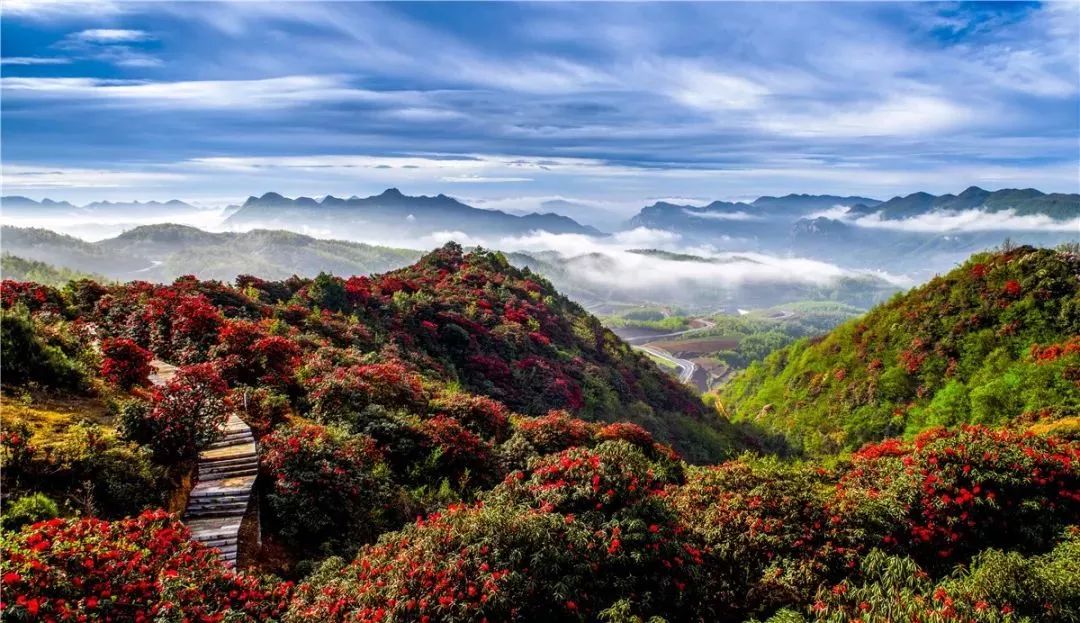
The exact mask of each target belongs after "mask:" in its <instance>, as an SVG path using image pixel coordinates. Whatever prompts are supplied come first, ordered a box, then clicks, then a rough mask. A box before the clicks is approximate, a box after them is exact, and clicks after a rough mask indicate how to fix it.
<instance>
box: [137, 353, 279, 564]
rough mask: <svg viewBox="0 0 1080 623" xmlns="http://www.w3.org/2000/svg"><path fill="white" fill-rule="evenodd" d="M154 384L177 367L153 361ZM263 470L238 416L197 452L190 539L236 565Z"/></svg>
mask: <svg viewBox="0 0 1080 623" xmlns="http://www.w3.org/2000/svg"><path fill="white" fill-rule="evenodd" d="M151 365H152V366H153V367H154V374H153V375H152V376H151V380H152V381H153V382H155V383H162V382H166V381H167V380H168V379H169V378H171V376H172V374H173V373H174V371H175V368H172V366H169V365H168V364H165V363H163V362H157V361H154V362H151ZM258 471H259V456H258V453H257V451H256V448H255V437H254V436H253V435H252V434H251V428H249V427H248V425H247V424H245V423H244V422H243V420H241V419H240V418H238V417H236V416H235V415H230V416H229V419H228V421H227V422H226V423H225V430H224V435H223V436H222V437H221V438H220V439H219V440H218V441H215V442H214V443H212V444H210V446H208V447H207V448H206V449H205V450H203V451H202V452H201V453H199V464H198V472H197V475H196V478H197V482H196V485H195V487H194V488H192V490H191V496H190V497H189V498H188V503H187V509H186V510H185V511H184V523H185V524H187V526H188V528H190V529H191V536H192V538H194V539H195V540H196V541H200V542H202V543H204V544H205V545H208V546H210V547H216V548H217V549H218V550H220V552H221V557H222V558H223V559H224V560H225V562H227V563H229V564H232V565H235V564H236V558H237V549H238V545H239V533H240V524H241V522H242V521H243V519H244V515H245V514H247V509H248V504H249V503H250V502H251V497H252V490H253V489H254V487H255V476H256V475H257V473H258Z"/></svg>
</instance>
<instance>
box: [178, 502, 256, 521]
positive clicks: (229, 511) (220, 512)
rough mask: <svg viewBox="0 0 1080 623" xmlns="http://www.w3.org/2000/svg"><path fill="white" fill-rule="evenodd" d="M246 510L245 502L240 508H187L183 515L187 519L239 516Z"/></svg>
mask: <svg viewBox="0 0 1080 623" xmlns="http://www.w3.org/2000/svg"><path fill="white" fill-rule="evenodd" d="M246 510H247V505H246V504H245V505H243V506H241V507H240V508H206V509H203V508H189V509H188V511H187V513H186V514H185V515H184V516H185V517H186V518H189V519H212V518H233V517H235V518H240V517H243V516H244V512H245V511H246Z"/></svg>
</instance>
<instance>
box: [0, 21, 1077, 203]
mask: <svg viewBox="0 0 1080 623" xmlns="http://www.w3.org/2000/svg"><path fill="white" fill-rule="evenodd" d="M1078 12H1080V7H1078V6H1076V5H1075V4H1071V3H1047V4H1043V5H1033V4H1011V3H1010V4H1004V3H998V4H959V5H953V4H939V3H910V4H896V3H868V4H844V5H830V4H816V3H798V4H786V5H782V6H781V5H776V4H763V5H751V4H739V3H716V4H693V3H686V4H683V3H670V4H632V3H631V4H622V3H615V4H603V3H583V4H559V3H538V4H534V3H529V4H512V3H499V4H479V5H475V6H470V7H469V12H468V18H467V19H466V18H465V13H464V9H463V8H461V7H460V6H456V5H440V4H434V3H422V4H410V3H402V4H389V3H387V4H382V3H345V2H327V3H317V2H305V3H290V2H266V3H247V2H244V3H203V4H200V5H199V9H198V10H197V11H193V10H191V7H190V6H189V5H187V4H184V3H173V2H167V1H166V2H154V3H131V2H108V1H99V2H93V3H71V2H63V1H60V0H48V1H42V0H35V1H34V2H25V1H20V0H12V1H11V2H8V3H6V4H5V16H4V17H5V19H4V20H3V23H2V24H0V30H2V33H0V34H2V35H3V40H4V50H3V53H4V60H3V62H4V68H5V72H4V77H3V79H2V82H0V91H2V95H3V98H4V111H3V116H4V118H3V121H4V123H3V134H4V136H3V138H4V147H5V153H4V157H5V164H12V165H18V166H22V167H28V168H29V167H39V168H45V169H54V170H66V169H90V170H111V171H114V172H115V174H116V175H120V174H123V173H125V172H138V170H139V169H152V170H154V171H160V172H167V173H169V174H172V175H177V176H180V177H182V178H183V181H182V182H180V181H179V180H178V181H177V183H175V184H173V185H171V186H169V185H160V184H157V183H156V182H155V183H152V184H151V185H147V186H139V185H137V184H136V183H134V181H133V183H132V184H131V185H130V186H128V187H125V188H122V189H121V188H118V189H117V190H116V193H117V198H123V197H121V196H120V193H122V192H128V193H129V195H128V197H133V196H138V195H139V193H142V196H143V197H145V196H146V192H147V190H148V189H151V190H154V191H155V192H158V193H159V194H156V195H155V196H156V197H157V198H167V197H170V196H180V197H183V198H196V197H195V195H197V194H205V195H206V196H225V195H229V194H233V195H235V196H237V197H242V196H244V195H246V194H248V193H251V192H259V190H262V189H266V190H269V189H274V190H278V191H281V192H285V193H288V194H306V195H313V194H322V193H326V192H335V193H341V194H353V193H358V194H363V193H364V192H375V191H377V190H378V188H377V186H378V185H379V184H381V181H380V180H381V179H382V174H380V173H378V171H377V170H376V169H368V168H364V167H355V168H352V169H348V168H346V167H345V166H340V167H337V166H336V165H333V166H334V167H336V168H329V167H328V168H323V169H321V171H322V174H316V172H315V167H316V166H321V165H318V164H317V163H319V162H322V161H326V160H335V159H340V158H343V157H359V158H409V157H431V156H432V155H437V157H449V158H459V159H460V158H464V157H471V156H473V155H476V154H481V155H483V157H485V158H495V159H501V160H504V161H507V162H509V161H512V160H514V159H516V158H520V159H522V160H523V161H526V162H529V163H537V162H540V161H542V160H544V159H550V160H552V161H553V162H556V163H558V164H557V165H553V166H550V167H547V168H543V165H539V166H538V168H537V169H536V170H535V171H530V172H529V173H522V172H520V171H518V172H507V171H462V172H455V173H444V174H439V175H435V176H433V177H427V178H424V179H423V180H418V181H417V186H416V187H413V188H410V189H408V190H411V191H412V192H426V193H432V192H440V191H441V190H445V188H443V186H445V185H446V184H462V185H468V187H470V188H474V189H476V190H475V191H474V192H473V194H474V195H476V197H475V198H477V199H490V200H499V199H502V198H506V197H523V196H531V197H536V198H538V202H539V201H542V199H540V198H542V197H550V196H554V195H558V196H561V197H566V198H569V199H571V200H574V201H579V202H583V203H584V202H605V203H607V204H611V205H626V204H627V203H628V202H629V201H630V200H631V199H632V198H640V197H646V196H678V195H683V196H685V195H692V196H702V197H709V198H734V197H744V196H757V195H761V194H784V193H787V192H812V193H825V192H829V193H834V194H861V195H868V196H880V197H882V198H887V197H888V196H891V195H893V194H901V193H907V192H910V191H912V190H916V189H923V190H928V191H931V192H946V191H954V190H955V189H956V187H958V186H959V187H963V186H966V185H969V184H978V185H981V186H984V187H991V188H996V187H1001V186H1008V185H1022V186H1038V187H1041V188H1042V189H1044V190H1056V191H1063V192H1076V191H1077V190H1080V188H1078V187H1080V180H1078V178H1077V175H1076V170H1077V166H1078V164H1080V163H1078V161H1077V152H1076V143H1075V137H1076V136H1077V133H1078V132H1080V98H1078V92H1080V85H1078V84H1077V73H1078V70H1080V68H1078V60H1077V59H1078V58H1080V34H1078V25H1077V24H1078V22H1080V19H1078V17H1080V16H1078ZM118 127H137V128H139V130H140V131H138V132H117V131H116V128H118ZM260 159H263V160H266V161H267V162H269V161H271V160H273V161H277V162H289V161H291V162H299V161H301V160H305V159H306V160H307V161H309V162H312V163H316V164H313V165H312V166H311V167H308V168H298V167H293V168H292V169H291V170H292V171H293V172H299V173H300V174H301V175H300V176H299V177H293V178H288V179H284V180H283V179H281V178H280V177H274V176H271V175H269V174H267V173H268V172H269V171H270V170H271V169H270V167H261V168H260V167H238V166H232V165H233V164H235V163H239V162H256V161H259V160H260ZM567 162H588V163H590V164H589V165H588V166H583V167H576V166H568V165H567V164H566V163H567ZM192 163H202V164H200V165H198V166H193V164H192ZM324 164H325V163H324ZM215 167H216V168H215ZM503 168H509V167H503ZM6 175H7V173H6V171H5V176H6ZM613 179H618V180H619V181H618V183H611V181H612V180H613ZM347 183H348V184H351V188H345V187H344V186H345V185H346V184H347ZM259 185H263V186H262V188H253V186H259ZM21 188H25V189H27V191H28V192H29V191H36V194H37V195H39V196H40V195H42V194H44V193H45V192H46V191H51V190H53V189H55V188H56V186H42V187H40V188H37V189H34V188H31V187H29V186H26V185H25V184H23V185H22V186H21ZM93 188H95V187H94V186H87V187H80V186H75V185H72V186H70V187H69V192H68V194H67V195H65V196H64V197H63V198H71V199H79V198H84V199H89V198H91V197H90V196H89V192H88V190H90V189H93ZM80 193H82V194H80ZM93 198H97V197H96V196H95V197H93Z"/></svg>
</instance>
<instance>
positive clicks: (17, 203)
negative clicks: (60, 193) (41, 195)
mask: <svg viewBox="0 0 1080 623" xmlns="http://www.w3.org/2000/svg"><path fill="white" fill-rule="evenodd" d="M0 209H2V210H3V212H4V214H6V215H9V216H11V215H31V216H32V215H40V214H52V213H56V212H66V211H73V210H77V209H78V208H76V207H75V206H73V205H71V204H70V203H68V202H67V201H53V200H52V199H42V200H41V201H34V200H33V199H28V198H26V197H20V196H18V195H8V196H6V197H0Z"/></svg>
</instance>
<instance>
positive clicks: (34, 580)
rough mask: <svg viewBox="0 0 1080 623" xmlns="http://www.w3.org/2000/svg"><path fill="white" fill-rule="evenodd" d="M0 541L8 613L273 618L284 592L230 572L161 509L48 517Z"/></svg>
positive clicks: (20, 617)
mask: <svg viewBox="0 0 1080 623" xmlns="http://www.w3.org/2000/svg"><path fill="white" fill-rule="evenodd" d="M0 549H2V552H3V558H2V561H0V572H2V579H3V584H4V597H3V603H2V606H0V607H2V609H3V618H4V620H5V621H9V620H10V621H86V620H88V619H94V620H112V621H151V620H162V621H167V620H186V621H221V620H247V621H270V620H275V619H276V618H277V617H278V616H279V613H280V612H281V611H282V610H283V609H284V606H285V603H286V602H285V597H286V596H287V595H288V588H289V587H288V585H286V584H280V583H278V584H276V585H274V584H272V583H270V582H265V581H262V580H260V579H258V578H256V577H252V576H247V575H242V574H237V573H234V572H232V571H229V570H227V569H226V568H225V566H224V564H223V563H222V561H221V559H220V558H219V557H218V555H217V553H216V552H215V551H213V550H211V549H209V548H207V547H204V546H202V545H199V544H197V543H195V542H193V541H191V540H190V539H189V535H188V530H187V528H185V527H184V526H183V525H182V524H180V523H179V522H177V521H176V520H175V518H173V517H171V516H170V515H168V514H167V513H165V512H163V511H156V512H150V511H148V512H146V513H143V514H141V515H139V516H138V517H133V518H130V519H124V520H121V521H115V522H107V521H101V520H98V519H79V520H65V519H51V520H48V521H44V522H41V523H38V524H35V525H34V526H33V527H32V528H30V529H25V530H23V531H21V532H18V533H10V532H4V533H2V535H0ZM241 617H242V618H241Z"/></svg>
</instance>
